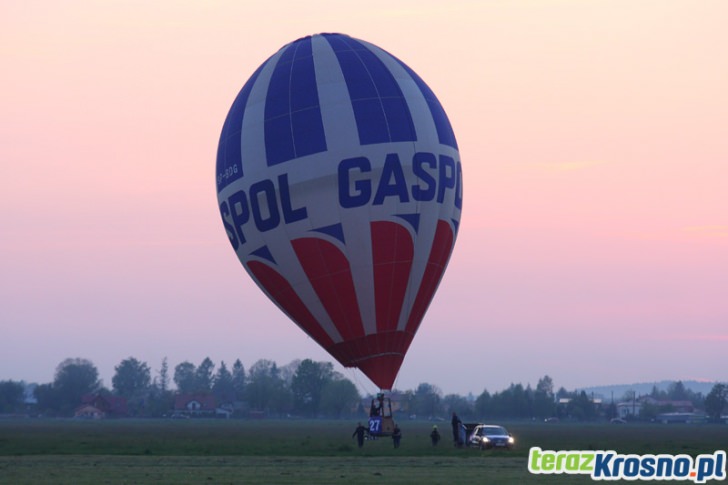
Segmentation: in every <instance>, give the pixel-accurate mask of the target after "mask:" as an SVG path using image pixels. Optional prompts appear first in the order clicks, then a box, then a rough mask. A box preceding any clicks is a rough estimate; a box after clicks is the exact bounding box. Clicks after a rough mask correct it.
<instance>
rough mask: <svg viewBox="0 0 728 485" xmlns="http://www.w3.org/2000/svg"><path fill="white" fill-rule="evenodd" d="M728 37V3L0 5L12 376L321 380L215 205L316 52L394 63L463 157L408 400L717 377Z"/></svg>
mask: <svg viewBox="0 0 728 485" xmlns="http://www.w3.org/2000/svg"><path fill="white" fill-rule="evenodd" d="M249 3H250V4H252V5H249ZM393 5H396V6H393ZM726 18H728V3H725V2H723V1H721V0H715V1H688V0H685V1H669V0H659V1H657V0H656V1H633V0H623V1H620V0H610V1H607V0H602V1H599V0H594V1H589V2H585V1H581V0H579V1H577V0H573V1H569V0H554V1H551V2H544V1H542V0H532V1H507V2H506V1H472V2H466V1H453V2H450V3H447V6H445V4H444V3H443V2H441V1H437V2H435V1H429V0H428V1H423V0H417V1H401V2H392V1H391V0H388V1H379V0H375V1H369V2H364V3H362V2H334V1H309V2H296V1H285V2H284V1H278V2H239V1H230V2H172V1H167V2H165V1H158V2H142V1H138V2H137V1H130V2H105V1H100V0H99V1H64V2H53V1H37V2H28V1H20V0H17V1H16V0H10V1H4V2H3V3H2V6H0V60H1V61H2V66H3V67H2V70H3V74H2V76H0V189H1V190H0V228H2V229H1V230H0V380H4V379H15V380H19V379H23V380H26V381H36V382H50V381H52V379H53V373H54V370H55V367H56V365H57V364H58V363H59V362H61V361H62V360H63V359H65V358H66V357H84V358H88V359H90V360H91V361H92V362H94V363H95V364H96V366H97V367H98V369H99V371H100V373H101V377H102V378H103V380H104V382H105V384H106V385H107V386H110V385H111V377H112V375H113V372H114V366H115V365H118V363H119V362H120V361H121V360H122V359H125V358H127V357H129V356H133V357H136V358H138V359H140V360H144V361H146V362H148V363H149V365H150V366H151V367H152V369H153V371H154V372H155V373H156V371H157V369H158V368H159V364H160V362H161V360H162V358H163V357H165V356H166V357H167V358H168V360H169V363H170V365H171V366H174V365H176V364H178V363H180V362H182V361H183V360H189V361H191V362H193V363H195V364H199V363H200V361H202V359H203V358H205V357H207V356H209V357H210V358H211V359H212V360H213V361H215V362H219V361H221V360H224V361H226V363H228V365H230V364H231V363H232V362H233V361H234V360H235V359H236V358H240V359H241V360H242V362H243V363H244V364H245V366H246V367H249V366H250V365H251V364H253V363H254V362H255V361H256V360H258V359H260V358H267V359H271V360H275V361H276V362H278V364H279V365H284V364H286V363H288V362H290V361H291V360H293V359H296V358H312V359H314V360H330V359H329V357H328V354H326V353H325V352H324V351H323V350H321V349H320V348H319V347H318V346H317V345H316V344H315V343H313V342H312V341H311V340H310V339H308V338H307V337H306V336H305V335H304V334H303V333H302V332H301V331H300V330H298V329H297V328H296V327H295V326H294V325H293V324H292V323H291V322H289V321H288V320H287V319H286V318H285V317H284V316H283V315H282V314H280V312H279V311H278V310H277V309H276V308H275V307H274V305H273V304H272V303H270V302H269V301H268V300H267V298H266V297H265V296H264V295H263V294H262V293H261V292H260V290H258V288H257V287H256V286H255V284H254V283H253V282H252V280H250V278H249V277H248V276H247V275H246V274H245V272H244V270H243V268H242V267H241V266H240V264H239V263H238V261H237V258H236V257H235V254H234V253H233V251H232V249H231V248H230V245H229V243H228V241H227V237H226V235H225V231H224V230H223V227H222V224H221V222H220V218H219V214H218V210H217V201H216V194H215V184H214V165H215V156H216V149H217V141H218V137H219V134H220V129H221V127H222V123H223V121H224V118H225V115H226V114H227V111H228V109H229V107H230V104H231V103H232V101H233V99H234V97H235V95H236V94H237V92H238V91H239V89H240V88H241V87H242V85H243V84H244V83H245V81H246V80H247V78H248V77H249V76H250V74H251V73H252V72H253V71H254V70H255V69H256V68H257V67H258V66H259V65H260V64H261V63H262V62H263V61H264V60H265V59H267V58H268V56H270V55H271V54H273V53H274V52H275V51H277V50H278V49H279V48H280V47H281V46H283V45H284V44H286V43H288V42H290V41H292V40H294V39H297V38H299V37H301V36H304V35H308V34H313V33H318V32H342V33H346V34H349V35H351V36H353V37H357V38H360V39H363V40H367V41H369V42H372V43H374V44H376V45H379V46H380V47H382V48H384V49H386V50H388V51H389V52H391V53H393V54H394V55H396V56H397V57H399V58H400V59H402V60H403V61H405V62H406V63H407V64H408V65H409V66H410V67H412V68H413V69H414V70H415V71H417V72H418V73H419V74H420V76H421V77H422V78H423V79H424V80H425V81H426V82H427V83H428V84H429V85H430V87H431V88H432V89H433V91H434V92H435V93H436V94H437V96H438V97H439V99H440V101H441V102H442V104H443V106H444V107H445V109H446V111H447V113H448V115H449V117H450V120H451V122H452V125H453V128H454V130H455V133H456V136H457V138H458V144H459V146H460V154H461V157H462V163H463V170H464V195H465V196H464V212H463V219H462V226H461V230H460V233H459V238H458V241H457V244H456V247H455V251H454V253H453V257H452V259H451V262H450V266H449V268H448V271H447V273H446V275H445V277H444V279H443V282H442V284H441V286H440V289H439V291H438V293H437V295H436V296H435V300H434V302H433V304H432V305H431V307H430V310H429V312H428V314H427V316H426V317H425V320H424V322H423V324H422V326H421V327H420V331H419V333H418V335H417V337H416V338H415V340H414V342H413V344H412V347H411V348H410V352H409V354H408V356H407V358H406V359H405V362H404V365H403V366H402V369H401V371H400V375H399V378H398V380H397V382H396V387H398V388H400V389H409V388H414V387H416V386H417V384H419V383H421V382H429V383H433V384H435V385H437V386H439V387H440V388H441V389H442V390H443V391H444V392H445V393H450V392H456V393H463V394H464V393H467V392H473V393H474V394H479V393H480V392H482V390H483V389H485V388H487V389H488V390H490V391H496V390H501V389H503V388H505V387H507V386H508V385H509V384H510V383H511V382H521V383H523V384H524V385H525V384H526V383H529V382H530V383H531V384H532V385H535V383H536V381H537V380H538V379H539V378H540V377H541V376H543V375H544V374H549V375H550V376H551V377H552V378H553V379H554V381H555V384H556V385H557V386H564V387H566V388H567V389H574V388H578V387H581V386H587V385H592V384H594V385H596V384H618V383H630V382H650V381H655V380H662V379H691V378H701V379H709V380H722V381H725V380H728V374H727V373H726V372H727V369H728V351H726V348H727V346H728V296H727V295H726V294H727V293H728V192H727V190H728V185H727V183H726V180H728V134H726V126H728V89H727V86H728V57H727V56H726V55H725V47H726V46H727V45H728V30H726V29H725V19H726ZM340 370H342V371H343V372H344V374H345V375H346V376H347V377H349V378H351V379H352V380H355V381H356V382H357V383H358V384H359V385H360V386H361V389H362V390H366V391H372V390H374V386H373V385H372V384H371V383H370V382H369V381H368V380H367V379H366V378H365V377H363V375H362V374H360V373H354V372H353V371H349V370H343V369H340Z"/></svg>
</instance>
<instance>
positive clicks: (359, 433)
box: [351, 423, 367, 448]
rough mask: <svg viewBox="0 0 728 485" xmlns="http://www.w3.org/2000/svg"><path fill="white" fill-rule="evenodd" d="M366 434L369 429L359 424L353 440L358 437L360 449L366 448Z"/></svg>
mask: <svg viewBox="0 0 728 485" xmlns="http://www.w3.org/2000/svg"><path fill="white" fill-rule="evenodd" d="M366 432H367V429H366V428H365V427H364V426H362V424H361V423H359V424H358V425H357V427H356V429H355V430H354V434H352V435H351V437H352V438H353V437H354V436H356V442H357V443H358V444H359V448H361V447H362V446H364V434H365V433H366Z"/></svg>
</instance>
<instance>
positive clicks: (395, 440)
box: [392, 424, 402, 448]
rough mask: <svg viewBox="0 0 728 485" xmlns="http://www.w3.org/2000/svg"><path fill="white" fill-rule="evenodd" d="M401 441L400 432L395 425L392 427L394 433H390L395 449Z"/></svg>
mask: <svg viewBox="0 0 728 485" xmlns="http://www.w3.org/2000/svg"><path fill="white" fill-rule="evenodd" d="M401 439H402V430H401V429H399V426H397V425H396V424H395V425H394V431H392V443H394V447H395V448H399V440H401Z"/></svg>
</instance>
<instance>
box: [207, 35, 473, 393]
mask: <svg viewBox="0 0 728 485" xmlns="http://www.w3.org/2000/svg"><path fill="white" fill-rule="evenodd" d="M216 178H217V180H216V182H217V193H218V202H219V207H220V214H221V216H222V221H223V225H224V227H225V230H226V232H227V235H228V237H229V239H230V242H231V244H232V246H233V248H234V249H235V252H236V253H237V256H238V258H239V259H240V262H241V263H242V264H243V266H244V267H245V269H246V270H247V272H248V274H249V275H250V276H251V277H252V278H253V280H255V282H256V283H257V284H258V286H259V287H260V288H261V289H262V290H263V292H264V293H265V294H266V295H267V296H268V297H269V298H270V299H271V300H272V301H273V302H274V303H275V304H276V305H277V306H278V307H279V308H280V309H281V310H282V311H283V312H285V313H286V314H287V315H288V316H289V317H290V318H291V319H292V320H293V321H294V322H295V323H296V324H297V325H298V326H299V327H300V328H301V329H302V330H303V331H304V332H306V333H307V334H308V335H309V336H310V337H311V338H313V339H314V340H315V341H316V342H318V343H319V344H320V345H321V346H323V348H324V349H326V351H328V352H329V353H330V354H331V355H332V356H333V357H334V358H335V359H336V360H338V361H339V362H340V363H341V364H343V365H344V366H347V367H357V368H359V369H361V370H362V372H363V373H364V374H366V375H367V376H368V377H369V378H370V379H371V380H372V381H373V382H374V383H375V384H376V385H377V386H379V387H380V388H382V389H391V388H392V385H393V383H394V380H395V378H396V376H397V373H398V371H399V368H400V366H401V365H402V361H403V359H404V356H405V353H406V352H407V349H408V348H409V346H410V343H411V342H412V338H413V337H414V335H415V332H416V331H417V329H418V327H419V325H420V322H421V321H422V319H423V317H424V315H425V311H426V310H427V307H428V306H429V304H430V301H431V300H432V297H433V295H434V293H435V290H436V289H437V286H438V284H439V282H440V279H441V278H442V275H443V272H444V270H445V267H446V265H447V262H448V259H449V257H450V253H451V251H452V249H453V245H454V243H455V239H456V236H457V231H458V225H459V221H460V212H461V208H462V170H461V165H460V156H459V153H458V147H457V142H456V140H455V135H454V133H453V130H452V128H451V126H450V122H449V120H448V118H447V115H446V114H445V111H444V110H443V108H442V106H441V105H440V102H439V101H438V100H437V98H436V97H435V95H434V94H433V93H432V91H431V90H430V89H429V87H428V86H427V85H426V84H425V83H424V82H423V81H422V79H421V78H420V77H419V76H418V75H417V74H416V73H415V72H414V71H412V70H411V69H410V68H409V67H407V66H406V65H405V64H404V63H402V62H401V61H399V60H398V59H397V58H395V57H393V56H392V55H390V54H389V53H387V52H385V51H383V50H382V49H380V48H378V47H376V46H374V45H372V44H370V43H367V42H364V41H361V40H357V39H354V38H352V37H349V36H346V35H342V34H320V35H314V36H309V37H305V38H302V39H299V40H297V41H295V42H292V43H291V44H288V45H286V46H284V47H283V48H281V49H280V50H279V51H278V52H277V53H275V54H274V55H273V56H271V57H270V58H269V59H268V60H267V61H266V62H264V63H263V64H262V65H261V66H260V67H259V68H258V69H257V70H256V71H255V73H253V75H252V76H251V77H250V79H249V80H248V82H247V83H246V84H245V85H244V86H243V88H242V90H241V91H240V93H239V94H238V96H237V98H236V99H235V101H234V102H233V105H232V107H231V108H230V112H229V113H228V116H227V118H226V120H225V124H224V126H223V129H222V134H221V136H220V143H219V146H218V154H217V177H216ZM261 324H263V323H261Z"/></svg>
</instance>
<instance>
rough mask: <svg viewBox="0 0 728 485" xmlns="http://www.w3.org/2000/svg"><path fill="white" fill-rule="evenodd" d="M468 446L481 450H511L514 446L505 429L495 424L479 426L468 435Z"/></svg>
mask: <svg viewBox="0 0 728 485" xmlns="http://www.w3.org/2000/svg"><path fill="white" fill-rule="evenodd" d="M468 444H469V445H470V446H477V447H479V448H480V449H481V450H489V449H492V448H497V449H506V450H511V449H513V447H514V446H515V444H516V440H515V439H514V438H513V435H511V434H510V433H509V432H508V430H507V429H505V428H504V427H503V426H499V425H497V424H479V425H477V426H476V427H475V429H473V432H472V433H471V434H470V439H469V443H468Z"/></svg>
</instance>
